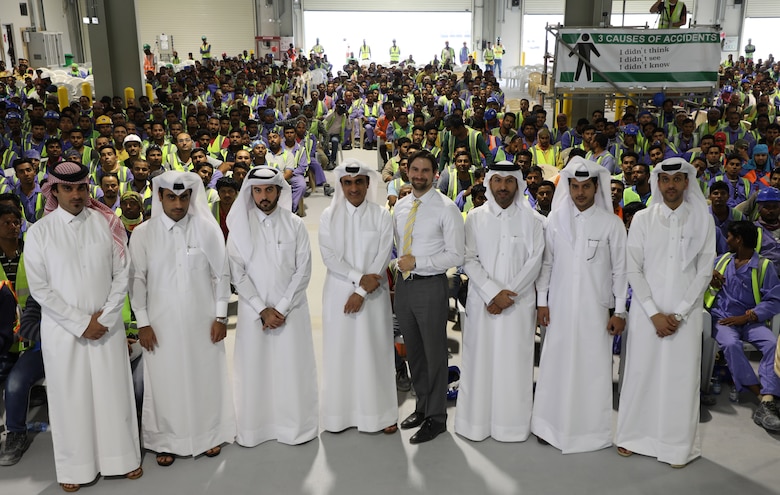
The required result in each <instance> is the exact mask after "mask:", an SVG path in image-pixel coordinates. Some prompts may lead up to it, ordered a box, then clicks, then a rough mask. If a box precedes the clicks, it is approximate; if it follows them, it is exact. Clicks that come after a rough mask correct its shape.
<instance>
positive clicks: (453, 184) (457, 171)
mask: <svg viewBox="0 0 780 495" xmlns="http://www.w3.org/2000/svg"><path fill="white" fill-rule="evenodd" d="M473 183H474V165H473V163H472V162H471V154H469V152H468V151H458V152H456V153H455V157H454V159H453V165H451V166H449V167H446V168H445V169H444V170H443V171H442V173H441V175H440V176H439V183H438V185H437V187H438V188H439V191H441V193H442V194H444V195H445V196H447V197H448V198H450V199H451V200H452V201H455V199H457V197H458V193H460V192H461V191H465V190H466V189H468V188H469V186H471V185H472V184H473Z"/></svg>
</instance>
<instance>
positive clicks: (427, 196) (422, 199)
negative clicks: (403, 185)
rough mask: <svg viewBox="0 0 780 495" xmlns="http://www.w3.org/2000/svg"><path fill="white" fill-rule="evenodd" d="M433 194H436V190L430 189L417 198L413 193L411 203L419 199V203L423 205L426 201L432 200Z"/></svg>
mask: <svg viewBox="0 0 780 495" xmlns="http://www.w3.org/2000/svg"><path fill="white" fill-rule="evenodd" d="M434 194H436V188H435V187H431V188H430V189H429V190H428V192H427V193H425V194H423V195H422V196H420V197H419V198H418V197H417V196H415V195H414V193H412V201H414V200H415V199H419V200H420V202H421V203H425V202H426V201H428V200H430V199H433V195H434Z"/></svg>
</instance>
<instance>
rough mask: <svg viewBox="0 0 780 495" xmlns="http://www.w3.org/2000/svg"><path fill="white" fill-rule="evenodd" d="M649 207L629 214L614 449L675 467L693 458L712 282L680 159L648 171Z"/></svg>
mask: <svg viewBox="0 0 780 495" xmlns="http://www.w3.org/2000/svg"><path fill="white" fill-rule="evenodd" d="M650 186H651V190H652V194H653V197H654V198H661V197H662V198H663V201H653V204H652V206H650V207H648V208H647V209H646V210H644V211H641V212H639V213H637V214H636V215H635V216H634V219H633V220H632V222H631V231H630V233H629V237H628V249H627V266H628V268H627V270H628V280H629V282H630V283H631V288H632V290H633V299H632V301H633V302H632V304H631V312H630V314H629V321H628V326H629V328H630V329H631V331H630V334H631V335H630V338H629V339H628V342H627V348H626V367H625V375H624V378H623V389H622V393H621V396H620V408H619V410H618V423H617V432H616V435H615V444H616V445H617V446H618V453H619V454H620V455H622V456H624V457H627V456H629V455H631V454H632V453H634V452H636V453H637V454H642V455H647V456H651V457H655V458H657V459H658V460H659V461H661V462H665V463H668V464H670V465H672V466H673V467H682V466H684V465H686V464H687V463H689V462H690V461H692V460H693V459H695V458H697V457H699V456H700V455H701V448H700V445H699V443H700V442H699V440H698V439H697V428H698V425H699V385H700V381H701V370H700V368H701V329H702V317H703V315H702V297H703V295H704V291H705V289H706V288H707V286H708V285H709V283H710V280H711V278H712V266H713V262H714V260H715V225H714V222H713V219H712V215H710V214H709V211H708V207H707V203H706V201H705V199H704V196H703V195H702V194H701V190H700V189H699V186H698V182H697V179H696V168H695V167H694V166H693V165H691V164H690V163H688V162H686V161H685V160H683V159H681V158H670V159H668V160H664V161H663V162H661V163H660V164H659V165H658V166H656V167H655V169H653V172H652V173H651V175H650Z"/></svg>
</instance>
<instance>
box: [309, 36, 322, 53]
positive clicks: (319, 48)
mask: <svg viewBox="0 0 780 495" xmlns="http://www.w3.org/2000/svg"><path fill="white" fill-rule="evenodd" d="M309 52H310V53H313V54H315V55H317V56H318V57H322V54H323V53H325V48H323V47H322V45H320V39H319V38H317V39H316V40H315V42H314V46H313V47H311V50H310V51H309Z"/></svg>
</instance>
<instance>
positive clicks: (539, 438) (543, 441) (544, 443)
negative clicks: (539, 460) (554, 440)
mask: <svg viewBox="0 0 780 495" xmlns="http://www.w3.org/2000/svg"><path fill="white" fill-rule="evenodd" d="M536 441H537V442H539V443H540V444H542V445H550V442H548V441H547V440H545V439H544V438H542V437H536Z"/></svg>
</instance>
